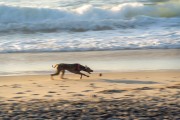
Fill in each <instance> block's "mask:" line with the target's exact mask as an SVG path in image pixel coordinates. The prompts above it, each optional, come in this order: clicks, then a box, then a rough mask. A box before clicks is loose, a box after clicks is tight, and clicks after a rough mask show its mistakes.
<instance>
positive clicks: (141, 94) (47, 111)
mask: <svg viewBox="0 0 180 120" xmlns="http://www.w3.org/2000/svg"><path fill="white" fill-rule="evenodd" d="M65 77H66V78H67V79H63V80H62V79H60V78H59V77H56V78H55V80H50V76H47V75H46V76H43V75H32V76H31V75H28V76H27V75H25V76H4V77H0V98H1V99H0V106H1V107H0V109H1V110H0V119H2V120H5V119H14V120H19V119H38V120H41V119H59V120H61V119H64V120H67V119H69V120H72V119H82V120H87V119H90V120H91V119H92V120H94V119H102V120H103V119H108V120H112V119H117V120H121V119H122V120H125V119H140V120H153V119H154V120H156V119H167V120H178V119H180V71H178V70H171V71H170V70H167V71H137V72H108V73H102V76H101V77H100V76H99V74H98V73H94V74H92V75H91V77H90V78H85V77H84V78H83V79H81V80H80V79H79V77H80V76H79V75H74V74H66V76H65Z"/></svg>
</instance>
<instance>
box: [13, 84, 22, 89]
mask: <svg viewBox="0 0 180 120" xmlns="http://www.w3.org/2000/svg"><path fill="white" fill-rule="evenodd" d="M11 86H12V88H21V85H20V84H13V85H11Z"/></svg>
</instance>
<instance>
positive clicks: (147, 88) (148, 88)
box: [133, 87, 155, 90]
mask: <svg viewBox="0 0 180 120" xmlns="http://www.w3.org/2000/svg"><path fill="white" fill-rule="evenodd" d="M153 89H155V88H150V87H142V88H136V89H133V90H153Z"/></svg>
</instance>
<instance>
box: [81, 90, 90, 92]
mask: <svg viewBox="0 0 180 120" xmlns="http://www.w3.org/2000/svg"><path fill="white" fill-rule="evenodd" d="M91 91H93V90H84V91H82V92H91Z"/></svg>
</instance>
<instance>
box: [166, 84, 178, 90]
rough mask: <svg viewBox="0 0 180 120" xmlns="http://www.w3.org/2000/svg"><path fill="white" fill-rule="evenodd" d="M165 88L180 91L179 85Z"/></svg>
mask: <svg viewBox="0 0 180 120" xmlns="http://www.w3.org/2000/svg"><path fill="white" fill-rule="evenodd" d="M166 88H170V89H180V85H178V84H177V85H173V86H167V87H166Z"/></svg>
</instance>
